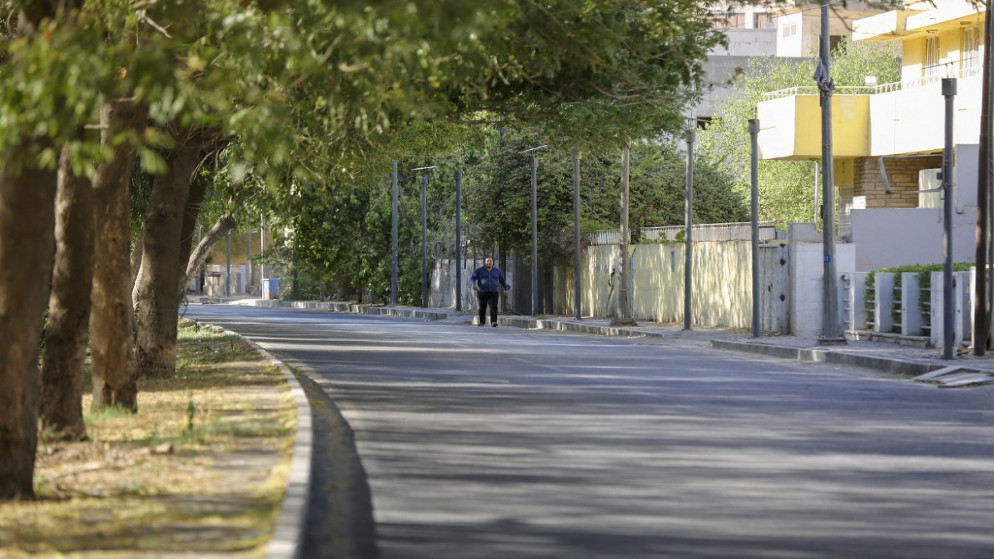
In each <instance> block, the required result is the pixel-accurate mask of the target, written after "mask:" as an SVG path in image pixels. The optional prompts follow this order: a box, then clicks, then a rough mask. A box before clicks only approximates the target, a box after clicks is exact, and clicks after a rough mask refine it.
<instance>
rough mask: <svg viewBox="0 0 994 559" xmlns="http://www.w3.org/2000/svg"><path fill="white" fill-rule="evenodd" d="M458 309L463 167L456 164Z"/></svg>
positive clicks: (459, 306)
mask: <svg viewBox="0 0 994 559" xmlns="http://www.w3.org/2000/svg"><path fill="white" fill-rule="evenodd" d="M456 310H457V311H461V310H462V168H461V167H460V166H459V165H456Z"/></svg>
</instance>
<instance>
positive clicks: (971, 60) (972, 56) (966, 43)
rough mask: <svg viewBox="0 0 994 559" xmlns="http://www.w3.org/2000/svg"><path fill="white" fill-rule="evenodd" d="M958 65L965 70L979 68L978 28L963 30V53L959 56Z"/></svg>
mask: <svg viewBox="0 0 994 559" xmlns="http://www.w3.org/2000/svg"><path fill="white" fill-rule="evenodd" d="M960 65H961V67H962V68H963V69H964V70H966V69H969V68H979V67H980V28H979V27H976V26H974V27H967V28H964V29H963V51H962V53H961V54H960Z"/></svg>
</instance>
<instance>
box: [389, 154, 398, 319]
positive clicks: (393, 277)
mask: <svg viewBox="0 0 994 559" xmlns="http://www.w3.org/2000/svg"><path fill="white" fill-rule="evenodd" d="M391 179H392V180H391V187H390V304H391V305H395V306H396V305H397V276H398V275H399V273H400V262H399V257H398V254H397V253H398V252H399V246H398V245H399V241H398V237H399V234H398V231H399V217H398V214H399V211H398V208H397V197H398V195H399V190H400V189H399V187H398V186H397V160H394V162H393V172H392V173H391Z"/></svg>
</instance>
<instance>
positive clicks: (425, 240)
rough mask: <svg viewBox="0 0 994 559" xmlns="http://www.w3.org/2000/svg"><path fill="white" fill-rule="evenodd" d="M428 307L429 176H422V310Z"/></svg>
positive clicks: (425, 169)
mask: <svg viewBox="0 0 994 559" xmlns="http://www.w3.org/2000/svg"><path fill="white" fill-rule="evenodd" d="M434 168H435V166H434V165H432V166H429V167H415V168H414V169H411V170H412V171H427V170H429V169H434ZM427 307H428V175H427V174H424V173H423V174H422V175H421V308H423V309H424V308H427Z"/></svg>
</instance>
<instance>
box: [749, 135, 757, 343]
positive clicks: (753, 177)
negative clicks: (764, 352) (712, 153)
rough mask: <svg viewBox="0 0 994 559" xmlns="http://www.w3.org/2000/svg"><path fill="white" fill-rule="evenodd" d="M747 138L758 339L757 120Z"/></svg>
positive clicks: (754, 317) (754, 319)
mask: <svg viewBox="0 0 994 559" xmlns="http://www.w3.org/2000/svg"><path fill="white" fill-rule="evenodd" d="M749 138H750V145H751V147H752V149H751V152H752V156H751V164H750V171H749V181H750V183H751V185H752V188H751V189H750V190H751V195H750V206H751V209H752V212H751V213H752V337H753V338H758V337H759V119H758V118H754V119H751V120H749Z"/></svg>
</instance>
